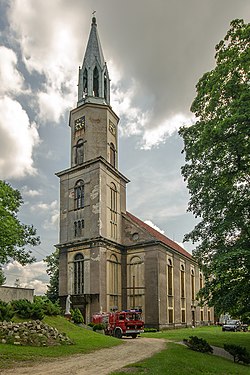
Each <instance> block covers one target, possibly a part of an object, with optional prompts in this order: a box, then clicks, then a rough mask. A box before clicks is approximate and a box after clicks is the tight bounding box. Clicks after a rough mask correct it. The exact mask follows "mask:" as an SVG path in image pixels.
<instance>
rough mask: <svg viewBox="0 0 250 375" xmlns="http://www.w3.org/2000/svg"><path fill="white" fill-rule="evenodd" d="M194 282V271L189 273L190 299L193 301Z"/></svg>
mask: <svg viewBox="0 0 250 375" xmlns="http://www.w3.org/2000/svg"><path fill="white" fill-rule="evenodd" d="M194 286H195V280H194V270H192V271H191V298H192V300H194V299H195V287H194Z"/></svg>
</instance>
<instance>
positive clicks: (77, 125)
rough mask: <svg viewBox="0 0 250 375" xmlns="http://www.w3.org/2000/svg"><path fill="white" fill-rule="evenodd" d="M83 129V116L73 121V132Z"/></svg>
mask: <svg viewBox="0 0 250 375" xmlns="http://www.w3.org/2000/svg"><path fill="white" fill-rule="evenodd" d="M84 128H85V116H82V117H80V118H78V119H77V120H75V131H78V130H81V129H84Z"/></svg>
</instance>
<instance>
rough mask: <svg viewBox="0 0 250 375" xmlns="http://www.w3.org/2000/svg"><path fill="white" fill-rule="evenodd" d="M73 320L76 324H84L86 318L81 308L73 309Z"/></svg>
mask: <svg viewBox="0 0 250 375" xmlns="http://www.w3.org/2000/svg"><path fill="white" fill-rule="evenodd" d="M72 320H73V321H74V323H76V324H82V323H84V319H83V316H82V313H81V311H80V310H79V309H73V310H72Z"/></svg>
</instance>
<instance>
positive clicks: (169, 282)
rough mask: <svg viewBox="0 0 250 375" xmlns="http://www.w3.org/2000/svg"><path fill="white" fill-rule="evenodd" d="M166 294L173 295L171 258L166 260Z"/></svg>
mask: <svg viewBox="0 0 250 375" xmlns="http://www.w3.org/2000/svg"><path fill="white" fill-rule="evenodd" d="M168 295H169V296H172V295H173V265H172V261H171V259H169V260H168Z"/></svg>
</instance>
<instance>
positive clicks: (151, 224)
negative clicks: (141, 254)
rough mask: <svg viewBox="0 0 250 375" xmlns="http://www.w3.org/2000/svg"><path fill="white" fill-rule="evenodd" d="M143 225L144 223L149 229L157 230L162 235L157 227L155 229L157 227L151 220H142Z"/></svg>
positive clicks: (161, 231)
mask: <svg viewBox="0 0 250 375" xmlns="http://www.w3.org/2000/svg"><path fill="white" fill-rule="evenodd" d="M144 223H146V224H147V225H149V226H150V227H151V228H153V229H155V230H157V231H158V232H160V233H161V234H164V233H165V232H164V230H162V229H160V228H159V227H157V225H155V224H154V223H152V221H151V220H144Z"/></svg>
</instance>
